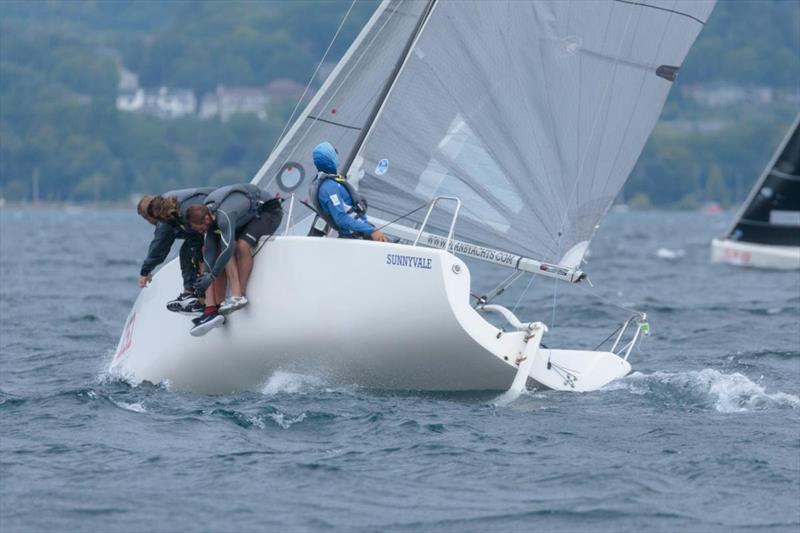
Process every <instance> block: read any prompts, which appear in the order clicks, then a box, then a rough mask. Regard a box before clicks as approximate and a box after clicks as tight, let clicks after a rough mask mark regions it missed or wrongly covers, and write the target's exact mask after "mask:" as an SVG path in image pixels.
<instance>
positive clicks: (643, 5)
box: [614, 0, 706, 26]
mask: <svg viewBox="0 0 800 533" xmlns="http://www.w3.org/2000/svg"><path fill="white" fill-rule="evenodd" d="M614 1H615V2H619V3H620V4H630V5H632V6H642V7H649V8H651V9H657V10H658V11H666V12H668V13H675V14H676V15H681V16H683V17H687V18H690V19H692V20H694V21H695V22H699V23H700V24H702V25H703V26H705V24H706V23H705V22H703V21H702V20H700V19H699V18H697V17H695V16H694V15H690V14H689V13H684V12H683V11H678V10H677V9H669V8H667V7H660V6H653V5H650V4H645V3H643V2H633V1H631V0H614Z"/></svg>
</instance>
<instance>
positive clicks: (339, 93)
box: [253, 0, 425, 197]
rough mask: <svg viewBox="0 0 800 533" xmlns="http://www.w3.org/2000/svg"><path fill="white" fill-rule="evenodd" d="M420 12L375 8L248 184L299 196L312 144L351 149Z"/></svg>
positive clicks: (418, 6)
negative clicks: (322, 143) (317, 90)
mask: <svg viewBox="0 0 800 533" xmlns="http://www.w3.org/2000/svg"><path fill="white" fill-rule="evenodd" d="M424 8H425V3H424V2H417V1H412V0H386V1H384V2H383V3H382V4H381V5H380V6H378V8H377V9H376V11H375V13H374V14H373V16H372V17H371V18H370V20H369V21H368V23H367V24H366V25H365V26H364V29H363V30H362V31H361V33H360V34H359V35H358V37H357V38H356V40H355V41H354V42H353V44H352V45H351V46H350V48H349V49H348V51H347V53H346V54H345V56H344V57H343V58H342V60H341V61H340V62H339V64H338V65H337V66H336V68H335V70H334V71H333V72H332V73H331V75H330V76H329V77H328V79H327V80H326V81H325V84H324V85H323V86H322V87H321V88H320V90H319V92H318V93H317V94H316V95H315V96H314V98H313V99H312V100H311V102H310V103H309V105H308V106H307V108H306V109H305V111H303V113H302V114H301V115H300V117H299V118H298V120H297V121H296V122H295V123H294V124H293V126H292V127H291V129H290V130H289V132H288V133H287V134H286V136H285V137H284V138H283V140H282V141H281V143H280V144H279V145H278V147H277V148H276V150H275V151H274V152H273V153H272V154H271V155H270V157H269V159H268V160H267V161H266V162H265V163H264V165H263V166H262V167H261V169H260V170H259V171H258V173H257V174H256V176H255V177H254V178H253V183H256V184H259V185H260V186H261V187H262V188H265V189H267V190H269V191H270V192H278V191H280V192H284V193H290V192H294V191H297V192H298V194H300V195H301V197H305V194H306V190H305V187H307V186H308V184H309V182H310V181H311V179H312V178H313V177H314V175H315V173H316V170H315V169H314V163H313V161H312V158H311V153H312V150H313V148H314V146H316V145H317V144H319V143H320V142H322V141H330V142H331V143H333V145H334V146H336V147H337V149H338V150H339V152H340V153H341V154H348V153H349V152H350V151H351V150H352V149H353V146H354V144H355V142H356V140H357V139H358V136H359V133H360V132H361V130H362V128H363V127H364V125H365V123H366V121H367V118H368V117H369V115H370V112H371V111H372V109H373V108H374V107H375V105H376V100H377V98H378V96H379V95H380V93H381V90H382V89H383V88H384V86H385V84H386V80H387V78H388V77H389V75H390V72H391V70H392V69H393V68H394V66H395V65H396V64H397V62H398V59H399V56H400V55H401V54H402V52H403V48H404V45H405V43H406V42H407V41H408V39H409V36H410V35H411V34H412V33H413V31H414V28H415V26H416V25H417V23H418V21H419V18H420V15H421V13H422V11H423V10H424Z"/></svg>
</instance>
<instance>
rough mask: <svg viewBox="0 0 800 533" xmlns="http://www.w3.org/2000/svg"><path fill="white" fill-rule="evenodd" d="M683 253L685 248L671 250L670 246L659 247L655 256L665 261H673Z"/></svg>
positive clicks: (684, 253) (683, 254)
mask: <svg viewBox="0 0 800 533" xmlns="http://www.w3.org/2000/svg"><path fill="white" fill-rule="evenodd" d="M685 255H686V250H681V249H680V248H679V249H677V250H672V249H670V248H659V249H658V250H656V257H658V258H659V259H666V260H667V261H675V260H677V259H681V258H682V257H683V256H685Z"/></svg>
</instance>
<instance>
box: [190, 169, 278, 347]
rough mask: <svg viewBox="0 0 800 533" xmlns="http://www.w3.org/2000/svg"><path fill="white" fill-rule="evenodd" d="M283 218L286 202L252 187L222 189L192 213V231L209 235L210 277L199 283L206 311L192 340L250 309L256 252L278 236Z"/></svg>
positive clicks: (206, 257) (196, 321) (205, 275)
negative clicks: (230, 315) (266, 239)
mask: <svg viewBox="0 0 800 533" xmlns="http://www.w3.org/2000/svg"><path fill="white" fill-rule="evenodd" d="M282 218H283V210H282V209H281V201H280V200H279V199H278V198H272V199H269V198H268V197H267V196H266V193H265V192H264V191H262V190H261V189H259V188H258V187H257V186H255V185H252V184H249V183H244V184H239V185H229V186H226V187H222V188H220V189H217V190H215V191H214V192H212V193H211V194H209V195H208V197H207V198H206V201H205V203H204V204H203V205H195V206H193V207H191V208H190V209H189V212H188V219H189V223H190V224H191V226H192V228H193V229H194V230H196V231H199V232H203V233H205V235H206V236H205V251H204V258H203V260H204V263H205V269H206V271H205V273H203V275H202V276H200V277H199V278H198V280H197V282H196V283H195V288H196V289H197V290H198V291H206V307H205V310H204V312H203V315H202V316H200V317H198V318H196V319H194V320H193V322H194V327H193V328H192V330H191V334H192V335H194V336H200V335H205V334H206V333H207V332H208V331H210V330H211V329H213V328H216V327H219V326H222V325H223V324H224V323H225V317H224V315H225V314H227V313H230V312H232V311H235V310H237V309H241V308H242V307H244V306H245V305H247V296H246V291H247V282H248V280H249V279H250V273H251V272H252V270H253V254H252V251H253V249H255V247H256V246H257V245H258V241H259V239H260V238H261V237H263V236H269V235H272V234H273V233H275V230H277V229H278V226H280V224H281V219H282ZM223 272H224V273H225V274H227V278H228V281H229V283H230V288H231V297H230V298H228V299H226V300H225V301H224V302H222V299H223V296H224V294H225V287H224V280H223V279H220V276H221V275H222V274H223ZM209 289H210V290H209ZM220 304H222V305H220Z"/></svg>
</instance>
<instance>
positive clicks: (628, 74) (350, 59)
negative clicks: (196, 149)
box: [254, 0, 714, 269]
mask: <svg viewBox="0 0 800 533" xmlns="http://www.w3.org/2000/svg"><path fill="white" fill-rule="evenodd" d="M713 5H714V0H646V1H632V0H602V1H593V2H579V1H574V2H570V1H564V0H542V1H538V2H524V1H518V0H495V1H491V2H489V1H481V0H477V1H457V2H456V1H449V0H431V1H429V2H421V1H411V0H407V1H402V0H397V1H385V2H384V3H383V4H381V6H380V7H379V8H378V10H377V11H376V13H375V15H374V16H373V17H372V19H371V20H370V22H369V23H368V24H367V26H366V27H365V28H364V30H363V31H362V32H361V34H360V35H359V37H358V38H357V40H356V42H354V44H353V45H352V46H351V48H350V50H349V51H348V53H347V54H346V55H345V57H344V58H343V59H342V61H341V62H340V64H339V65H338V66H337V69H336V70H335V71H334V72H333V73H332V75H331V77H330V79H329V80H328V81H327V82H326V84H325V85H324V86H323V87H322V89H321V90H320V92H319V93H318V94H317V96H316V97H315V99H314V100H313V101H312V102H311V104H309V107H308V108H307V110H306V112H305V113H304V114H303V115H302V116H301V117H300V119H299V121H298V122H297V123H295V125H294V126H293V128H292V129H291V130H290V132H289V134H287V136H286V138H285V139H284V141H283V142H282V143H281V145H280V146H279V147H278V149H277V150H276V151H275V153H273V154H272V156H271V157H270V159H269V160H268V161H267V163H265V165H264V167H263V168H262V169H261V171H259V174H258V175H257V176H256V178H255V180H254V181H256V182H262V183H267V184H268V185H269V186H274V185H275V184H277V185H278V186H279V188H281V189H282V190H284V191H290V190H293V189H294V188H297V187H299V186H300V184H301V183H308V181H309V179H310V175H309V170H310V169H313V166H311V161H310V153H311V149H312V147H313V146H314V145H315V144H317V143H318V142H321V141H324V140H328V141H331V142H332V143H333V144H334V145H335V146H337V148H338V149H339V152H340V154H346V155H347V157H344V156H343V157H342V159H343V160H347V161H351V160H352V161H353V165H352V167H351V168H350V169H349V170H350V173H349V175H350V177H351V180H352V181H354V182H355V183H357V184H358V187H359V189H360V191H361V192H362V193H363V195H364V196H366V197H367V198H368V200H369V202H370V213H371V214H374V215H375V216H377V217H378V218H384V219H387V220H390V219H395V218H397V217H401V216H403V215H407V214H408V213H409V212H412V211H414V210H415V209H418V208H419V207H420V206H423V205H425V204H427V203H429V202H430V201H431V200H432V199H433V198H435V197H436V196H442V195H446V196H456V197H458V198H460V199H461V201H462V202H463V205H464V208H463V209H462V211H461V215H460V216H459V219H458V224H457V226H456V234H457V237H458V239H461V240H463V241H466V242H469V243H472V244H477V245H481V246H486V247H491V248H497V249H501V250H505V251H508V252H513V253H515V254H519V255H520V256H526V257H531V258H534V259H537V260H540V261H547V262H550V263H555V264H558V265H560V266H563V267H566V268H569V269H575V268H579V266H580V264H581V261H582V258H583V255H584V253H585V251H586V249H587V247H588V243H589V241H590V239H591V237H592V235H593V234H594V231H595V230H596V227H597V224H598V223H599V221H600V219H601V218H602V216H603V215H604V214H605V213H606V211H607V210H608V208H609V207H610V205H611V203H612V201H613V199H614V197H615V196H616V195H617V193H618V192H619V190H620V188H621V187H622V185H623V183H624V182H625V180H626V179H627V177H628V174H629V173H630V171H631V169H632V167H633V165H634V164H635V162H636V160H637V158H638V156H639V154H640V153H641V150H642V148H643V146H644V143H645V142H646V140H647V138H648V136H649V135H650V132H651V131H652V129H653V127H654V125H655V122H656V120H657V118H658V116H659V114H660V111H661V108H662V106H663V104H664V100H665V99H666V96H667V93H668V92H669V89H670V87H671V85H672V81H674V79H675V76H676V73H677V71H678V69H679V68H680V65H681V64H682V62H683V60H684V58H685V56H686V54H687V52H688V51H689V48H690V47H691V45H692V43H693V42H694V40H695V38H696V37H697V34H698V33H699V31H700V30H701V29H702V27H703V25H704V24H705V21H706V19H707V18H708V15H709V14H710V12H711V10H712V8H713ZM410 39H412V40H410ZM408 44H412V45H413V46H410V47H409V46H408ZM400 63H402V67H401V69H400V70H399V73H398V72H397V71H396V70H395V68H394V67H395V66H396V65H398V64H400ZM387 80H388V85H387ZM387 88H388V89H389V90H388V92H387V91H385V90H384V89H387ZM334 109H336V110H337V111H336V113H335V115H334V113H333V110H334ZM365 134H366V135H365ZM364 136H365V138H364V139H363V142H361V140H362V139H361V137H364ZM264 180H266V182H265V181H264ZM422 216H423V212H417V213H415V214H412V215H410V216H408V217H407V218H406V221H405V223H416V224H419V223H420V222H421V220H422ZM451 218H452V212H448V211H447V209H445V208H443V209H441V210H439V211H438V212H437V213H435V214H434V216H433V217H432V218H431V220H430V222H429V225H428V230H429V231H438V232H441V233H445V234H446V233H447V230H448V228H449V225H450V220H451Z"/></svg>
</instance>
